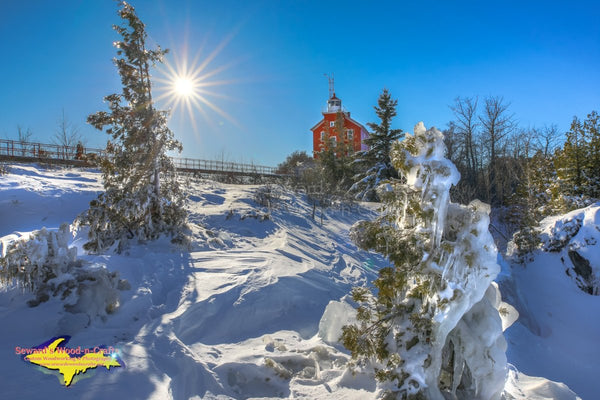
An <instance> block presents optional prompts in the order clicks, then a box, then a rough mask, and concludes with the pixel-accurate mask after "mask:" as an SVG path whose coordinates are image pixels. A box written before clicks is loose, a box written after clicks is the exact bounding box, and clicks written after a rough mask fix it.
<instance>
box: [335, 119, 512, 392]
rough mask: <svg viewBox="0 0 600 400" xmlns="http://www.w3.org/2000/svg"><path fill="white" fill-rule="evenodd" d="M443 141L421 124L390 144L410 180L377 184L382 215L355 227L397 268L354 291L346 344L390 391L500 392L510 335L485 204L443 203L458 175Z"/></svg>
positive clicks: (366, 245) (359, 238)
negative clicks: (504, 331)
mask: <svg viewBox="0 0 600 400" xmlns="http://www.w3.org/2000/svg"><path fill="white" fill-rule="evenodd" d="M443 140H444V138H443V135H442V133H441V132H440V131H438V130H437V129H435V128H432V129H429V130H427V131H426V130H425V127H424V126H423V124H422V123H419V124H418V125H417V126H415V130H414V135H406V138H405V139H404V140H403V141H402V142H396V143H395V144H394V145H393V148H392V152H391V160H392V163H393V165H394V166H395V167H396V169H397V170H398V172H399V173H401V174H402V175H403V176H404V178H405V179H406V183H402V181H400V180H393V181H391V182H390V183H388V184H385V185H383V186H382V187H380V190H379V195H380V196H381V198H382V201H383V202H384V206H383V209H382V213H381V215H380V217H378V219H376V220H375V221H361V222H358V223H357V224H356V225H355V226H353V228H352V230H351V237H352V239H353V240H354V241H355V242H356V243H357V245H358V246H359V247H361V248H363V249H366V250H375V251H377V252H380V253H382V254H384V255H385V256H387V257H388V259H389V260H390V261H391V262H392V264H393V265H392V266H391V267H387V268H383V269H381V270H380V273H379V277H378V279H377V280H376V281H375V282H374V285H375V289H374V290H372V289H369V288H367V287H360V288H355V289H354V290H353V298H354V300H355V301H356V302H357V303H358V304H359V308H358V310H357V323H355V324H352V325H347V326H345V327H344V328H343V334H342V341H343V343H344V345H345V346H346V347H347V348H348V349H349V350H350V351H351V355H352V359H353V363H354V365H357V366H361V367H367V368H370V367H373V368H374V370H375V376H376V378H377V379H378V381H379V382H380V389H381V390H382V395H383V396H384V397H386V398H398V399H430V400H443V399H482V400H490V399H500V395H501V393H502V391H503V387H504V382H505V377H506V356H505V350H506V342H505V341H504V337H503V336H502V323H501V319H500V316H499V313H498V310H497V307H498V305H499V292H498V289H497V287H496V286H494V285H493V284H492V281H493V279H494V277H495V276H496V275H497V274H498V272H499V270H500V267H499V266H498V264H497V263H496V248H495V246H494V242H493V239H492V237H491V235H490V233H489V231H488V225H489V215H488V214H489V206H487V205H485V204H483V203H481V202H479V201H478V200H475V201H473V202H472V203H471V204H469V205H468V206H464V205H460V204H454V203H451V202H450V201H449V191H450V187H451V185H454V184H456V183H457V182H458V180H459V174H458V171H457V170H456V168H455V166H454V165H453V164H452V163H451V162H450V161H449V160H447V159H446V158H445V157H444V153H445V148H444V144H443ZM374 291H375V293H376V294H374V293H373V292H374Z"/></svg>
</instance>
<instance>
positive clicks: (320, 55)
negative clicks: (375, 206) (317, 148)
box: [0, 0, 600, 165]
mask: <svg viewBox="0 0 600 400" xmlns="http://www.w3.org/2000/svg"><path fill="white" fill-rule="evenodd" d="M131 3H132V4H133V5H134V6H135V7H136V10H137V13H138V15H139V16H140V18H141V19H142V20H143V21H144V22H145V23H146V25H147V31H148V34H149V36H150V38H151V40H152V42H153V43H157V44H160V45H161V46H162V47H166V48H169V49H171V53H169V55H168V56H167V60H166V61H167V62H168V63H170V64H175V63H176V62H178V63H180V64H181V62H182V61H181V60H183V59H184V58H185V55H187V57H188V59H193V58H194V57H196V56H197V59H198V63H197V64H201V63H202V62H203V61H204V60H206V59H207V58H208V57H209V56H210V55H211V54H212V55H214V57H213V58H212V59H211V60H210V62H209V63H208V64H207V65H206V68H205V69H204V71H205V72H214V75H212V76H210V77H209V78H208V79H207V81H209V82H213V83H215V85H214V86H211V87H210V88H209V89H210V90H211V91H212V92H213V93H214V94H213V95H206V97H205V98H206V100H207V101H209V102H210V103H211V104H212V105H213V106H215V107H217V108H218V109H220V110H223V111H224V112H225V113H226V115H227V117H224V116H222V115H221V114H220V113H219V112H216V111H214V109H212V108H210V107H209V106H207V105H203V106H202V107H201V110H195V112H194V116H193V117H194V120H195V126H194V124H192V119H191V118H190V115H189V114H188V113H187V112H185V111H184V110H183V109H182V108H177V109H174V110H173V113H172V118H171V121H170V126H171V128H172V129H173V131H174V132H175V135H176V137H177V138H178V139H179V140H180V141H181V142H182V143H183V145H184V152H183V156H187V157H194V158H208V159H214V158H222V157H223V158H226V159H228V160H231V161H244V162H255V163H260V164H266V165H276V164H277V163H279V162H281V161H282V160H283V159H285V157H286V156H287V155H288V154H290V153H291V152H293V151H294V150H306V151H307V152H309V153H310V150H311V148H312V143H311V140H312V139H311V136H310V131H309V129H310V128H311V127H312V126H313V125H314V124H315V123H316V122H318V121H319V120H320V117H321V114H320V113H321V110H322V108H323V107H324V105H325V102H326V100H327V95H328V86H327V79H326V78H325V76H324V73H334V75H335V89H336V93H337V95H338V97H340V98H341V99H342V101H343V104H344V106H345V107H346V108H347V109H348V110H349V111H350V112H351V113H352V116H353V117H354V118H355V119H357V120H358V121H359V122H361V123H363V124H366V122H373V121H377V118H376V116H375V113H374V111H373V105H375V104H376V101H377V97H378V96H379V94H380V92H381V90H382V88H384V87H387V88H388V89H389V90H390V91H391V93H392V95H393V96H394V97H395V98H397V99H398V116H397V117H396V119H395V121H394V125H395V127H397V128H401V129H403V130H405V131H406V130H409V131H412V127H413V126H414V124H416V123H417V122H419V121H424V122H425V125H426V126H432V125H434V126H437V127H439V128H444V127H445V126H446V124H447V123H448V121H450V120H451V119H452V118H453V117H452V113H451V111H450V109H449V108H448V106H449V105H450V104H452V102H453V100H454V99H455V98H456V97H457V96H479V97H480V98H484V97H486V96H490V95H492V96H503V97H504V99H505V100H506V101H507V102H510V103H511V106H510V110H511V111H512V112H513V113H514V115H515V118H516V119H517V120H518V121H519V123H520V125H521V126H522V127H527V126H541V125H543V124H557V125H558V127H559V128H560V129H561V130H562V131H566V130H567V129H568V127H569V124H570V122H571V120H572V118H573V116H575V115H577V116H579V117H582V118H583V117H585V116H586V115H587V114H588V113H589V112H590V111H592V110H600V22H599V21H600V3H598V2H596V1H589V2H588V1H577V2H567V1H560V2H559V1H555V2H553V1H539V2H538V1H503V2H489V1H410V2H409V1H377V2H367V1H327V2H325V1H230V0H220V1H192V0H188V1H177V0H170V1H168V0H144V1H141V0H138V1H132V2H131ZM116 10H117V6H116V3H115V2H113V1H109V0H102V1H100V0H98V1H84V0H80V1H76V0H60V1H44V0H37V1H36V0H29V1H23V0H2V1H1V2H0V37H1V39H0V41H1V43H2V60H1V61H0V79H1V82H2V84H1V85H0V90H1V95H0V137H3V138H14V137H15V136H16V127H17V125H21V126H23V127H25V128H30V129H31V130H32V131H33V134H34V138H35V139H36V140H38V141H42V142H48V141H50V138H51V137H52V135H53V134H54V132H55V130H56V127H57V121H58V120H59V118H60V115H61V112H62V110H63V109H64V111H65V114H66V115H67V117H68V119H69V120H71V121H72V122H73V123H75V124H76V125H77V126H78V127H79V129H80V131H81V133H82V134H83V135H84V137H85V138H86V141H87V144H88V145H89V146H102V145H103V144H104V143H105V141H106V139H107V135H106V134H105V133H103V132H100V131H96V130H94V129H93V128H92V127H90V126H89V125H87V124H86V123H85V120H86V117H87V115H89V114H91V113H93V112H95V111H98V110H105V109H106V108H105V106H104V104H103V102H102V98H103V97H104V96H106V95H108V94H110V93H114V92H118V91H120V83H119V78H118V75H117V72H116V68H115V67H114V66H113V65H112V61H111V59H112V57H114V56H115V49H114V48H113V47H112V42H113V41H114V40H117V39H118V36H117V35H116V33H115V32H114V31H113V30H112V29H111V26H112V24H119V23H120V19H119V17H118V16H117V13H116ZM163 70H164V67H163ZM154 74H155V75H156V76H158V77H164V76H165V73H164V72H161V71H155V72H154ZM155 92H157V95H158V94H160V90H159V88H156V89H155ZM158 105H159V107H161V106H162V107H165V106H166V105H167V102H166V101H164V100H163V101H161V102H159V104H158Z"/></svg>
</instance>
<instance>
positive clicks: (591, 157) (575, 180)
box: [555, 111, 600, 209]
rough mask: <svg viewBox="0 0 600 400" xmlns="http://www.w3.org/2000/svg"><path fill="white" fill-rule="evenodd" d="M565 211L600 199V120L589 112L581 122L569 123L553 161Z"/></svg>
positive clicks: (574, 120)
mask: <svg viewBox="0 0 600 400" xmlns="http://www.w3.org/2000/svg"><path fill="white" fill-rule="evenodd" d="M555 159H556V160H555V164H556V172H557V175H558V178H559V180H560V186H561V190H560V193H558V194H559V195H562V196H563V201H562V202H563V203H564V204H565V205H566V209H572V208H576V207H578V206H580V205H583V204H582V202H583V203H585V200H586V198H589V197H591V198H600V120H599V117H598V113H597V112H596V111H592V112H591V113H590V114H588V116H587V119H586V120H585V121H583V122H581V120H579V119H578V118H577V117H575V118H574V119H573V122H572V123H571V129H570V130H569V131H568V132H567V139H566V141H565V144H564V146H563V148H562V149H561V150H560V151H559V152H558V154H557V156H556V157H555Z"/></svg>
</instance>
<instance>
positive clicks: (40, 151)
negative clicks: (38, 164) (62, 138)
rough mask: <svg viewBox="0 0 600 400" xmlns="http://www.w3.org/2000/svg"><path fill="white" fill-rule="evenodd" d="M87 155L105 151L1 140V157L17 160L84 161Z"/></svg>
mask: <svg viewBox="0 0 600 400" xmlns="http://www.w3.org/2000/svg"><path fill="white" fill-rule="evenodd" d="M86 154H97V155H99V156H102V155H104V150H103V149H95V148H90V147H84V146H83V145H77V146H61V145H57V144H47V143H35V142H23V141H18V140H9V139H0V156H5V157H15V158H32V159H36V160H40V159H42V160H61V161H71V160H72V161H77V160H83V159H84V158H85V155H86Z"/></svg>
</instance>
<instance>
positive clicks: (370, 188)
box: [350, 89, 402, 201]
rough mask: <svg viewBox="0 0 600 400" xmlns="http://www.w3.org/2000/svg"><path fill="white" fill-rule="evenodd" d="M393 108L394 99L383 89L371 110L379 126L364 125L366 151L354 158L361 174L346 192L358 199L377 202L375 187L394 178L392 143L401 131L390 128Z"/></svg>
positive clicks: (394, 109) (373, 124) (394, 105)
mask: <svg viewBox="0 0 600 400" xmlns="http://www.w3.org/2000/svg"><path fill="white" fill-rule="evenodd" d="M397 105H398V100H393V99H392V97H391V95H390V93H389V91H388V90H387V89H383V92H382V93H381V95H380V96H379V99H378V100H377V106H375V107H374V108H375V113H376V114H377V116H378V117H379V119H380V123H379V124H376V123H373V122H369V123H368V124H367V125H368V126H369V128H370V129H371V131H372V132H371V134H370V136H369V138H367V139H365V144H366V145H367V146H369V150H367V151H365V152H361V153H359V154H358V155H357V164H358V165H359V167H360V168H361V169H362V170H363V172H362V173H360V174H358V175H357V176H356V177H355V179H358V180H357V182H356V183H355V184H354V185H353V186H352V188H351V189H350V191H351V192H355V193H356V197H357V198H359V199H361V200H366V201H376V200H378V198H377V193H376V188H377V186H379V184H381V183H382V182H384V181H385V180H388V179H390V178H397V177H398V173H397V172H396V170H395V169H394V167H393V166H392V162H391V160H390V150H391V148H392V143H394V142H395V141H397V140H398V139H400V138H401V137H402V130H401V129H392V119H393V118H394V117H395V116H396V106H397Z"/></svg>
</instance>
